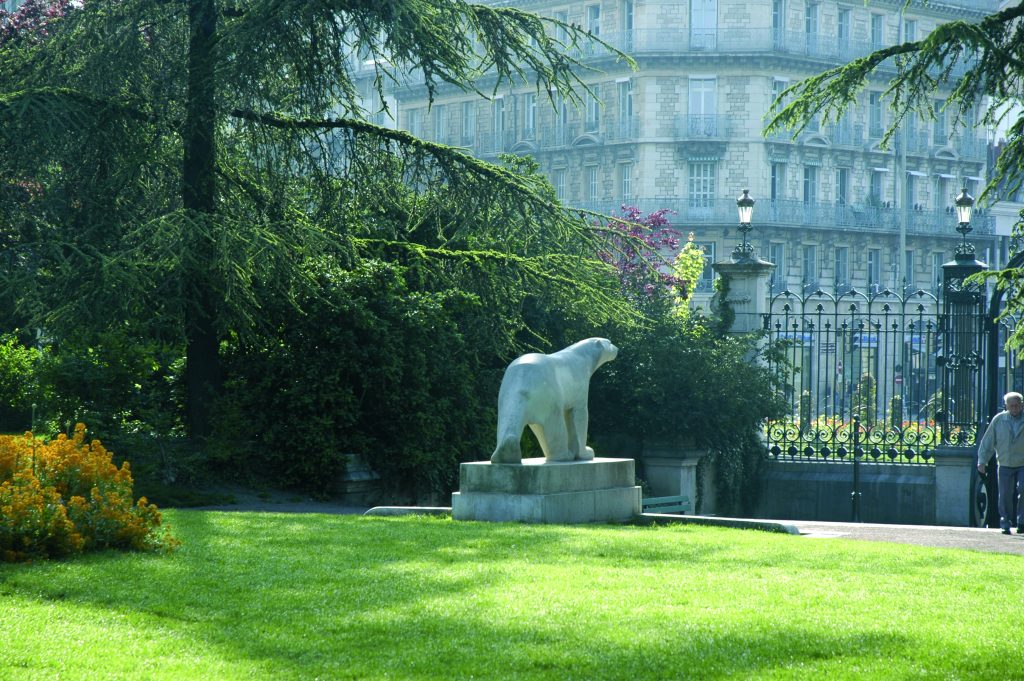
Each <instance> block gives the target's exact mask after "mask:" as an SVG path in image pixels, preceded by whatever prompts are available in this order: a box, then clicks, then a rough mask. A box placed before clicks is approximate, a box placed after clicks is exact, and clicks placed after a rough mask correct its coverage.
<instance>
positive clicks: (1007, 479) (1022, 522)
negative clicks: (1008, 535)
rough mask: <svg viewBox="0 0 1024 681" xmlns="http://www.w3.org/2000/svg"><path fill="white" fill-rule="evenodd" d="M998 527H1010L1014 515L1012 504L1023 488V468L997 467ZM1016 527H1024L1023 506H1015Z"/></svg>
mask: <svg viewBox="0 0 1024 681" xmlns="http://www.w3.org/2000/svg"><path fill="white" fill-rule="evenodd" d="M997 477H998V478H999V527H1001V528H1003V529H1004V530H1005V529H1008V528H1010V527H1011V525H1012V523H1013V520H1014V514H1013V504H1014V501H1016V500H1017V497H1018V495H1019V494H1020V491H1021V489H1022V488H1024V466H1016V467H1012V468H1011V467H1010V466H1002V465H1000V466H999V471H998V474H997ZM1016 520H1017V527H1024V504H1020V503H1019V504H1017V518H1016Z"/></svg>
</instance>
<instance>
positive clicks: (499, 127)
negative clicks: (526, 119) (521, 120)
mask: <svg viewBox="0 0 1024 681" xmlns="http://www.w3.org/2000/svg"><path fill="white" fill-rule="evenodd" d="M503 132H505V98H504V97H498V98H497V99H495V100H494V133H495V134H496V135H500V134H501V133H503Z"/></svg>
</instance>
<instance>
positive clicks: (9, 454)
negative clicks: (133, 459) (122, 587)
mask: <svg viewBox="0 0 1024 681" xmlns="http://www.w3.org/2000/svg"><path fill="white" fill-rule="evenodd" d="M132 485H133V482H132V474H131V470H130V468H129V465H128V462H127V461H126V462H124V463H123V464H121V467H120V468H118V467H117V466H115V465H114V464H113V462H112V461H111V453H110V452H109V451H107V450H106V449H105V448H104V447H103V444H102V443H101V442H100V441H99V440H93V441H91V442H88V443H86V441H85V425H83V424H81V423H80V424H78V425H76V426H75V432H74V435H73V436H72V437H70V438H69V437H67V436H66V435H64V434H61V435H58V436H57V437H56V438H55V439H53V440H50V441H48V442H43V441H40V440H38V439H36V438H35V437H34V436H33V435H32V433H26V434H25V435H23V436H12V435H0V560H3V561H5V562H17V561H25V560H33V559H38V558H54V557H59V556H66V555H69V554H74V553H79V552H82V551H89V550H92V549H102V548H123V549H134V550H139V551H154V550H170V549H172V548H174V547H175V546H176V545H177V544H178V542H177V540H175V539H174V538H173V537H172V536H171V535H170V534H169V532H168V530H167V528H166V527H163V528H161V517H160V512H159V511H158V510H157V507H156V506H155V505H154V504H150V503H148V501H147V500H146V498H145V497H142V498H140V499H139V500H138V501H137V502H133V494H132Z"/></svg>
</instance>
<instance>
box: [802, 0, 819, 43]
mask: <svg viewBox="0 0 1024 681" xmlns="http://www.w3.org/2000/svg"><path fill="white" fill-rule="evenodd" d="M818 9H819V7H818V3H810V2H809V3H807V5H806V6H805V7H804V37H805V39H806V40H807V51H808V53H810V54H817V51H818V50H817V48H818Z"/></svg>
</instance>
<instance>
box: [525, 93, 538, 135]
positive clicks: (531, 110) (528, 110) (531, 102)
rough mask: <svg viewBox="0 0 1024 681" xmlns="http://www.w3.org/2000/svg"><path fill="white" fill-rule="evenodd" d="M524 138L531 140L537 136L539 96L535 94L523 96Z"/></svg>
mask: <svg viewBox="0 0 1024 681" xmlns="http://www.w3.org/2000/svg"><path fill="white" fill-rule="evenodd" d="M523 136H524V137H525V138H526V139H530V140H532V139H534V138H535V137H536V136H537V95H536V94H535V93H533V92H528V93H526V94H525V95H523Z"/></svg>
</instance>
